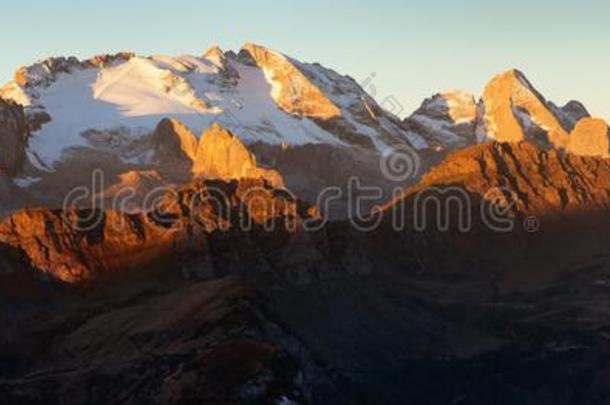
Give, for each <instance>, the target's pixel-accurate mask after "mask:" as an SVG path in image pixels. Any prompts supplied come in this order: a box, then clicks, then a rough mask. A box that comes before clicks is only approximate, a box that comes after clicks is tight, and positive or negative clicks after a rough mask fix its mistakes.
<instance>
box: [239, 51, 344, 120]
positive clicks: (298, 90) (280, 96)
mask: <svg viewBox="0 0 610 405" xmlns="http://www.w3.org/2000/svg"><path fill="white" fill-rule="evenodd" d="M243 51H244V52H246V53H247V54H248V55H249V56H250V57H251V59H252V60H253V61H254V62H255V63H256V65H257V66H258V67H260V68H261V69H262V71H263V72H264V73H265V76H266V77H267V79H268V80H269V82H270V83H271V84H272V93H271V95H272V97H273V99H274V100H275V102H276V103H277V105H278V106H279V107H280V108H281V109H282V110H284V111H286V112H287V113H290V114H296V115H299V116H303V117H312V118H319V119H324V120H327V119H331V118H334V117H337V116H339V115H340V113H341V111H340V110H339V108H338V107H337V106H336V105H335V104H334V103H333V102H332V101H331V100H329V99H328V98H327V97H326V96H325V95H324V94H323V93H322V92H321V91H320V89H319V88H318V87H316V86H315V85H314V84H313V83H311V81H310V80H309V79H308V78H307V77H306V76H305V75H304V74H303V73H302V72H301V71H300V70H299V69H297V68H296V67H295V66H294V64H293V63H291V61H290V60H289V59H288V58H287V57H285V56H284V55H282V54H280V53H277V52H274V51H271V50H269V49H267V48H264V47H262V46H258V45H254V44H245V45H244V46H243Z"/></svg>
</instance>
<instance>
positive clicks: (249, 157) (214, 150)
mask: <svg viewBox="0 0 610 405" xmlns="http://www.w3.org/2000/svg"><path fill="white" fill-rule="evenodd" d="M193 173H194V174H195V175H198V176H204V177H206V178H212V179H225V180H226V179H245V178H254V179H265V180H268V181H269V182H270V184H273V185H274V186H275V187H283V181H282V178H281V176H280V175H279V173H277V172H276V171H274V170H267V169H263V168H259V167H257V164H256V158H255V157H254V155H253V154H252V153H250V151H248V149H247V148H246V147H245V146H244V144H243V143H242V142H241V141H240V140H239V139H238V138H237V137H236V136H235V135H234V134H232V133H231V132H229V131H228V130H226V129H224V128H222V127H221V126H220V125H219V124H218V123H214V124H213V125H212V127H211V128H210V129H208V130H207V131H205V132H204V133H203V134H202V135H201V138H200V140H199V146H198V148H197V153H196V155H195V158H194V163H193Z"/></svg>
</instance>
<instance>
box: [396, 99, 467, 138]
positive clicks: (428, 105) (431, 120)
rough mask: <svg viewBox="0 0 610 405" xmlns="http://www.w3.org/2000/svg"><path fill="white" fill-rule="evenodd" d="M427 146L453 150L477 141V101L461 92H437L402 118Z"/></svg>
mask: <svg viewBox="0 0 610 405" xmlns="http://www.w3.org/2000/svg"><path fill="white" fill-rule="evenodd" d="M404 123H405V124H406V125H407V127H408V128H409V130H410V131H412V132H415V133H417V134H420V135H421V136H423V137H424V138H425V139H426V141H427V142H428V144H429V145H431V146H440V147H443V148H447V149H454V148H459V147H464V146H467V145H472V144H474V143H476V136H475V129H476V123H477V104H476V102H475V99H474V96H472V95H470V94H467V93H463V92H458V91H456V92H449V93H442V94H436V95H434V96H432V97H430V98H428V99H426V100H425V101H424V102H423V103H422V105H421V106H420V107H419V108H418V109H417V110H416V111H415V112H414V113H413V114H412V115H411V116H410V117H408V118H406V119H405V120H404Z"/></svg>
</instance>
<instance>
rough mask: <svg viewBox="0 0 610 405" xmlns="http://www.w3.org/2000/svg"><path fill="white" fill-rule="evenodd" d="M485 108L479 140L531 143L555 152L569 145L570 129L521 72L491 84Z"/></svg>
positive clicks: (500, 76)
mask: <svg viewBox="0 0 610 405" xmlns="http://www.w3.org/2000/svg"><path fill="white" fill-rule="evenodd" d="M481 109H482V112H481V113H482V118H481V121H480V122H479V125H478V128H477V134H478V136H479V139H491V140H496V141H500V142H520V141H523V140H529V141H533V142H536V143H538V144H541V145H544V146H551V147H553V148H555V149H565V148H566V147H567V145H568V142H569V141H568V130H567V129H566V128H564V127H563V126H562V124H561V122H560V120H559V118H558V117H557V116H556V115H555V114H554V113H553V111H552V109H551V108H550V107H549V104H548V103H547V101H546V100H545V99H544V97H543V96H542V95H541V94H540V93H539V92H538V91H537V90H536V89H535V88H534V87H533V86H532V85H531V83H530V82H529V81H528V80H527V78H526V77H525V75H524V74H523V73H521V72H520V71H518V70H515V69H513V70H509V71H507V72H504V73H501V74H499V75H498V76H496V77H494V78H493V79H492V80H491V81H490V82H489V83H488V84H487V86H486V87H485V91H484V93H483V97H482V99H481Z"/></svg>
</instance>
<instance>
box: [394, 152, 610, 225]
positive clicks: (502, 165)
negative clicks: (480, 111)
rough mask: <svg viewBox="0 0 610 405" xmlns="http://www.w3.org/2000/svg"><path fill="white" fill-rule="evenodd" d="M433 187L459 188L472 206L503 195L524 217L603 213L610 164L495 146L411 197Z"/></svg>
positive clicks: (447, 169)
mask: <svg viewBox="0 0 610 405" xmlns="http://www.w3.org/2000/svg"><path fill="white" fill-rule="evenodd" d="M430 187H440V188H449V189H451V188H452V187H453V188H455V187H457V188H459V189H462V190H464V191H465V192H466V193H467V194H468V195H470V196H471V197H470V198H471V199H473V200H472V201H471V202H475V201H474V199H476V200H477V201H482V200H484V199H486V198H490V197H493V196H490V195H489V193H496V192H500V193H501V194H503V195H504V197H505V198H506V201H507V203H510V204H511V207H512V208H511V209H512V210H513V214H519V215H540V216H542V217H548V216H553V215H555V214H559V213H562V212H563V213H565V212H585V211H587V210H603V209H606V207H608V206H609V203H610V199H609V197H608V192H607V190H608V189H610V160H608V159H601V158H599V157H588V156H577V155H574V154H564V153H561V152H558V151H555V150H548V151H545V150H541V149H539V148H537V147H536V146H535V145H532V144H530V143H527V142H521V143H498V142H491V143H486V144H481V145H475V146H471V147H469V148H466V149H464V150H460V151H457V152H454V153H453V154H451V155H449V156H448V157H447V158H446V159H445V160H444V161H443V162H441V163H440V164H439V165H438V166H436V167H434V168H432V169H431V170H430V171H429V172H428V173H427V174H426V175H424V177H423V178H422V181H421V182H420V183H419V184H418V185H417V186H416V187H414V188H413V189H410V190H408V191H407V195H408V196H411V197H413V196H415V195H417V193H419V192H420V191H422V190H425V189H427V188H430ZM407 198H410V197H407ZM401 199H402V197H401ZM390 206H391V204H390Z"/></svg>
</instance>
